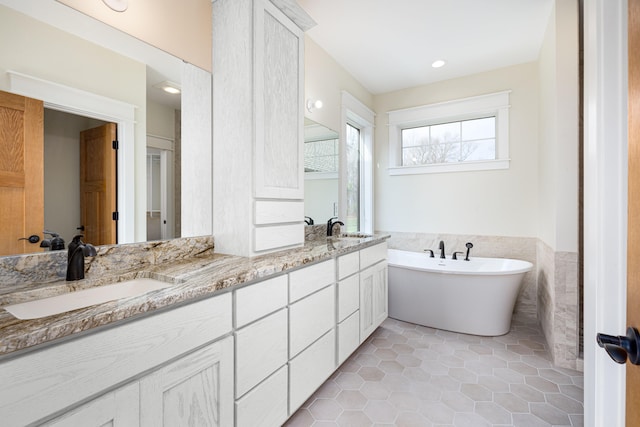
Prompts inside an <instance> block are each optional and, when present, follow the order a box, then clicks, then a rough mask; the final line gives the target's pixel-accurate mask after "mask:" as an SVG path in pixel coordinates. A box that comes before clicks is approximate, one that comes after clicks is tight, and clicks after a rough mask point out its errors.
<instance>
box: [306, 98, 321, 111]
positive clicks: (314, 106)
mask: <svg viewBox="0 0 640 427" xmlns="http://www.w3.org/2000/svg"><path fill="white" fill-rule="evenodd" d="M322 105H323V104H322V101H321V100H319V99H311V98H309V99H307V110H309V112H310V113H313V112H314V111H315V110H319V109H321V108H322Z"/></svg>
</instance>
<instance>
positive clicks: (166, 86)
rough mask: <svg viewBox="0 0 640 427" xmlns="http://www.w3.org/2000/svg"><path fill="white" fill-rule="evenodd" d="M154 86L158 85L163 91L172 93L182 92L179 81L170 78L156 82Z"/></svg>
mask: <svg viewBox="0 0 640 427" xmlns="http://www.w3.org/2000/svg"><path fill="white" fill-rule="evenodd" d="M153 87H157V88H158V89H162V90H163V91H165V92H167V93H171V94H178V93H180V85H178V84H177V83H173V82H170V81H168V80H165V81H164V82H160V83H158V84H155V85H153Z"/></svg>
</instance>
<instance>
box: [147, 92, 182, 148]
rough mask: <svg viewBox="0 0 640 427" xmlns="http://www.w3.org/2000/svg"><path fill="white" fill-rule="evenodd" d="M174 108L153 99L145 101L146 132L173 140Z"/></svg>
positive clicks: (174, 134) (174, 135) (174, 133)
mask: <svg viewBox="0 0 640 427" xmlns="http://www.w3.org/2000/svg"><path fill="white" fill-rule="evenodd" d="M175 114H176V110H174V109H173V108H171V107H169V106H167V105H160V104H158V103H156V102H153V101H147V134H148V135H153V136H159V137H162V138H166V139H170V140H172V141H173V140H175V138H176V130H175V128H176V126H175V125H176V124H175Z"/></svg>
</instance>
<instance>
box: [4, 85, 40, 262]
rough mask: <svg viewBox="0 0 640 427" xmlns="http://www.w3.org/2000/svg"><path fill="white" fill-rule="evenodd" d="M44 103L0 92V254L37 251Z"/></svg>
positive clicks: (38, 248)
mask: <svg viewBox="0 0 640 427" xmlns="http://www.w3.org/2000/svg"><path fill="white" fill-rule="evenodd" d="M43 150H44V105H43V102H42V101H40V100H37V99H31V98H26V97H23V96H18V95H14V94H11V93H7V92H2V91H0V255H13V254H21V253H27V252H37V251H39V250H40V247H39V245H37V244H31V243H29V242H28V241H27V240H19V239H21V238H23V237H29V236H31V235H34V234H35V235H38V236H40V237H42V231H43V229H44V163H43V160H44V159H43Z"/></svg>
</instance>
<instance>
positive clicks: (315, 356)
mask: <svg viewBox="0 0 640 427" xmlns="http://www.w3.org/2000/svg"><path fill="white" fill-rule="evenodd" d="M335 346H336V334H335V329H332V330H331V331H329V332H328V333H327V334H326V335H324V336H323V337H322V338H320V339H319V340H318V341H316V342H315V343H313V345H312V346H310V347H309V348H308V349H306V350H305V351H303V352H302V353H300V354H299V355H298V356H297V357H296V358H295V359H293V360H292V361H291V362H289V376H290V381H289V415H291V414H293V413H294V412H295V411H296V410H297V409H298V408H299V407H300V405H302V404H303V403H304V402H305V401H306V400H307V399H308V398H309V396H311V395H312V394H313V392H314V391H315V390H316V389H317V388H318V387H319V386H320V385H321V384H322V383H323V382H324V381H325V380H326V379H327V378H328V377H329V376H330V375H331V374H332V373H333V371H334V370H335V369H336V364H335Z"/></svg>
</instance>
